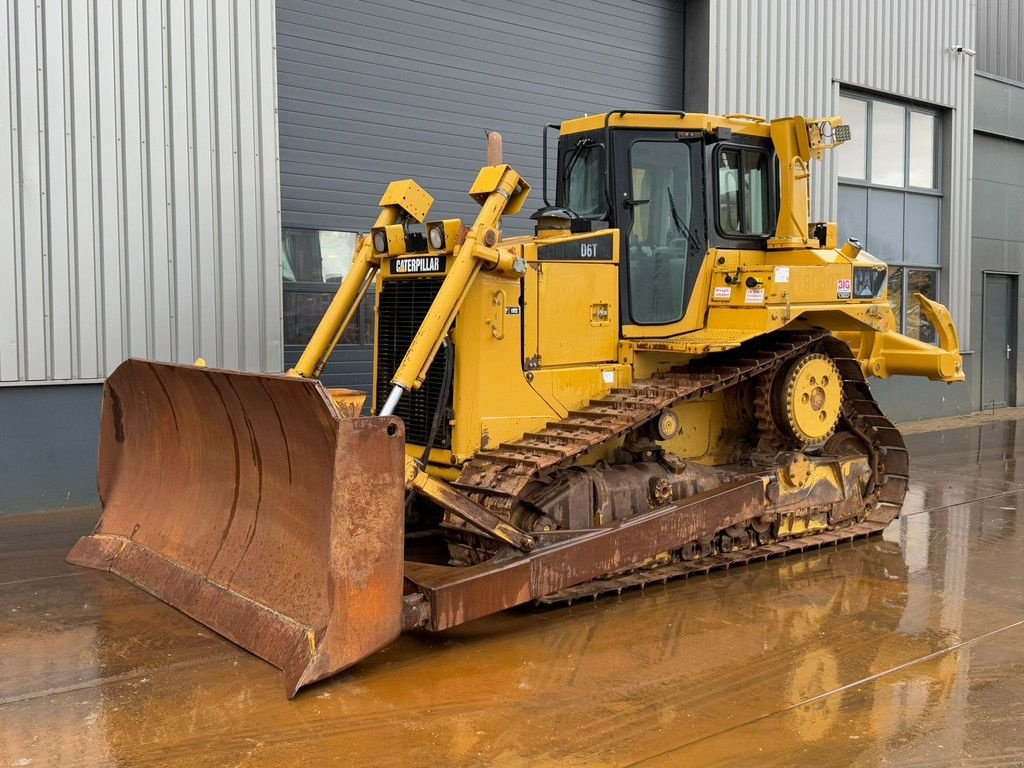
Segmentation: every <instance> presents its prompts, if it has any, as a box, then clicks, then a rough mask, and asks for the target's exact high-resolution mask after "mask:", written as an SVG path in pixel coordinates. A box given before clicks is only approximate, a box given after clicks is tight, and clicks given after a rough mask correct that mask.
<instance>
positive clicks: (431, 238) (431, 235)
mask: <svg viewBox="0 0 1024 768" xmlns="http://www.w3.org/2000/svg"><path fill="white" fill-rule="evenodd" d="M426 226H427V246H428V250H429V251H430V252H431V253H433V252H435V251H441V252H445V253H448V252H450V251H453V250H454V249H455V246H456V245H458V243H459V235H460V233H461V231H462V220H461V219H443V220H441V221H428V222H427V225H426Z"/></svg>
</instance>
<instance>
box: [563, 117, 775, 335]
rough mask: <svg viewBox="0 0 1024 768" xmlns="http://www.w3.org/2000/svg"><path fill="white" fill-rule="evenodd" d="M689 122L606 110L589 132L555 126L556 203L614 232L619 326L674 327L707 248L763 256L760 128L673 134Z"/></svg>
mask: <svg viewBox="0 0 1024 768" xmlns="http://www.w3.org/2000/svg"><path fill="white" fill-rule="evenodd" d="M627 116H630V117H632V118H633V119H632V120H629V119H627ZM697 117H700V118H701V119H700V122H703V116H689V117H688V118H687V117H685V116H683V115H682V114H681V113H672V114H671V115H655V114H652V113H643V114H635V115H634V114H633V113H625V112H613V113H609V114H607V115H604V116H601V118H602V121H603V125H598V126H597V127H596V128H594V129H590V130H582V131H578V132H572V131H571V127H573V125H574V124H578V123H581V122H584V121H582V120H581V121H571V123H568V124H566V125H563V126H562V134H561V136H560V138H559V141H558V163H557V173H556V179H555V190H556V192H555V203H556V205H558V206H561V207H563V208H566V209H569V210H570V211H571V212H573V213H574V214H575V215H576V216H579V217H580V218H581V219H584V220H586V221H588V222H589V225H590V228H591V229H592V230H598V229H606V228H615V229H618V230H619V231H620V238H621V239H620V255H621V256H620V257H621V260H622V263H623V265H624V268H623V269H622V271H621V280H620V298H621V306H622V308H623V312H622V318H621V322H622V324H623V325H638V326H664V325H672V324H675V323H678V322H679V321H680V320H682V319H683V316H684V314H685V313H686V309H687V306H688V305H689V300H690V296H691V294H692V292H693V288H694V284H695V283H696V281H697V277H698V275H699V273H700V269H701V265H702V263H703V261H704V258H705V256H706V255H707V253H708V248H709V247H715V248H729V249H750V250H764V249H765V248H766V247H767V240H768V238H769V237H771V236H772V234H773V232H774V230H775V221H776V217H777V215H778V174H777V170H776V169H777V164H776V162H775V159H774V153H773V148H772V142H771V139H770V137H769V136H768V131H767V124H764V123H756V122H753V121H752V122H751V128H752V129H753V132H752V133H751V134H744V133H738V132H736V131H733V130H731V129H724V130H723V129H720V128H719V129H716V130H712V131H706V130H704V129H701V128H696V129H695V128H685V129H680V126H681V125H682V124H683V121H684V120H685V122H686V123H689V124H691V125H693V124H695V123H696V121H695V120H694V118H697ZM614 118H617V119H614ZM585 120H588V121H590V122H594V118H588V119H585ZM631 123H632V124H631ZM640 123H648V124H651V125H655V126H658V127H646V125H645V126H644V127H642V128H638V127H634V125H635V124H640ZM659 123H660V124H661V125H660V126H659V125H658V124H659ZM567 128H569V129H570V130H567ZM758 134H761V135H758Z"/></svg>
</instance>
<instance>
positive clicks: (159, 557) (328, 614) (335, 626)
mask: <svg viewBox="0 0 1024 768" xmlns="http://www.w3.org/2000/svg"><path fill="white" fill-rule="evenodd" d="M211 405H213V406H214V407H213V408H211ZM243 435H244V436H247V437H248V438H249V442H250V450H244V451H243V450H241V449H240V446H239V443H238V441H239V438H240V437H241V436H243ZM98 485H99V490H100V498H101V500H102V502H103V507H104V512H103V517H102V518H101V519H100V522H99V524H98V525H97V527H96V530H95V531H94V532H93V534H92V535H90V536H86V537H84V538H82V539H81V540H79V542H78V544H76V545H75V547H74V549H73V550H72V551H71V553H70V555H69V556H68V560H69V562H72V563H75V564H78V565H86V566H90V567H93V568H99V569H101V570H109V571H111V572H113V573H115V574H118V575H120V576H122V577H123V578H125V579H127V580H129V581H131V582H132V583H134V584H137V585H138V586H140V587H142V588H143V589H145V590H147V591H148V592H150V593H152V594H154V595H156V596H157V597H159V598H160V599H162V600H164V601H166V602H168V603H169V604H171V605H173V606H174V607H176V608H178V609H180V610H182V611H183V612H185V613H187V614H188V615H190V616H192V617H193V618H195V619H198V620H199V621H201V622H202V623H204V624H206V625H207V626H209V627H210V628H211V629H214V630H215V631H217V632H219V633H220V634H222V635H224V636H225V637H227V638H228V639H230V640H232V641H234V642H236V643H238V644H239V645H241V646H243V647H245V648H247V649H248V650H250V651H252V652H253V653H255V654H256V655H258V656H260V657H261V658H264V659H266V660H267V661H269V662H271V663H272V664H274V665H276V666H278V667H280V668H281V669H283V670H284V672H285V686H286V688H287V691H288V694H289V695H294V693H295V691H297V690H298V688H300V687H301V686H303V685H306V684H307V683H310V682H313V681H314V680H318V679H321V678H323V677H327V676H329V675H331V674H334V673H335V672H337V671H339V670H341V669H344V668H345V667H347V666H349V665H351V664H353V663H355V662H356V661H358V660H359V659H361V658H363V657H365V656H366V655H368V654H370V653H372V652H373V651H375V650H377V649H378V648H380V647H382V646H383V645H385V644H387V643H388V642H390V641H391V640H392V639H394V638H395V637H397V635H398V634H399V632H400V630H401V614H402V570H403V566H402V555H403V533H404V526H403V508H404V488H405V486H404V433H403V429H402V423H401V421H400V420H398V419H394V418H365V419H364V418H347V419H342V418H339V415H338V412H337V410H336V408H335V407H334V405H333V404H332V400H331V398H330V396H329V395H328V394H327V392H326V390H324V388H323V387H322V385H320V383H319V382H316V381H308V380H302V379H294V378H286V377H283V376H262V375H256V374H247V373H240V372H233V371H221V370H216V369H209V368H196V367H194V366H182V365H166V364H157V363H151V362H147V361H142V360H129V361H127V362H126V363H124V364H123V365H122V366H120V367H119V368H118V369H117V370H116V371H115V372H114V374H113V375H111V377H110V379H109V380H108V382H107V384H106V386H105V388H104V401H103V411H102V416H101V428H100V455H99V466H98Z"/></svg>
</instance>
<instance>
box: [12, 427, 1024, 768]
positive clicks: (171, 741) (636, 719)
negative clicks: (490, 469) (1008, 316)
mask: <svg viewBox="0 0 1024 768" xmlns="http://www.w3.org/2000/svg"><path fill="white" fill-rule="evenodd" d="M1019 428H1020V427H1018V426H1017V425H1015V424H1009V425H1007V424H993V425H986V426H985V427H982V428H975V429H973V430H957V431H955V432H948V433H941V434H939V435H927V434H924V435H915V436H913V437H912V438H910V440H909V441H908V442H910V444H911V449H912V455H913V457H914V473H915V480H914V484H913V487H912V490H911V498H910V499H909V500H908V505H907V510H906V511H907V514H906V516H905V517H903V518H902V519H900V520H898V521H896V522H895V523H894V524H893V525H892V526H890V528H889V529H888V530H887V531H886V533H885V534H884V536H883V537H876V538H874V539H872V540H869V541H864V542H858V543H855V544H847V545H843V546H841V547H839V548H837V549H830V550H824V551H821V552H817V553H810V554H805V555H801V556H797V557H791V558H787V559H783V560H777V561H773V562H770V563H767V564H761V565H757V566H754V567H751V568H746V569H740V570H737V571H734V572H730V573H728V574H716V575H712V576H711V577H701V578H699V579H695V580H691V581H689V582H679V583H673V584H669V585H667V586H659V587H656V588H653V589H648V590H647V592H646V593H643V594H642V593H631V594H626V595H623V597H621V598H618V599H609V600H602V601H599V602H597V603H587V604H581V605H574V606H573V607H571V608H568V609H564V608H563V609H554V610H542V611H536V610H517V611H510V612H507V613H505V614H502V615H499V616H496V617H492V618H489V619H485V620H482V621H479V622H475V623H473V624H470V625H468V626H466V627H462V628H459V629H457V630H454V631H450V632H447V633H444V634H442V635H438V636H431V635H425V634H424V635H411V636H406V637H403V638H402V639H401V640H400V641H398V642H397V643H396V644H395V645H393V646H392V647H390V648H388V649H386V650H385V651H383V652H381V653H379V654H377V655H375V656H374V657H372V658H371V659H368V660H367V661H366V662H364V663H362V664H360V665H359V666H358V667H357V668H355V669H354V670H352V671H351V672H349V673H347V674H344V675H342V676H340V677H339V678H336V679H334V680H331V681H328V682H326V683H324V684H322V685H318V686H315V687H313V688H311V689H309V690H308V691H307V692H306V693H304V694H302V695H300V696H299V697H298V698H297V699H296V700H295V701H292V702H287V701H286V700H285V699H284V697H283V693H282V686H281V681H280V678H279V673H278V672H277V671H276V670H274V669H273V668H271V667H269V666H268V665H266V664H264V663H263V662H261V661H259V660H258V659H255V658H254V657H252V656H250V655H248V654H246V653H245V652H243V651H240V650H238V649H236V648H235V647H234V646H231V645H230V644H228V643H226V642H225V641H223V640H221V639H220V638H218V637H216V636H215V635H212V634H211V633H209V632H208V631H206V630H205V629H203V628H202V627H200V626H198V625H196V624H195V623H193V622H191V621H190V620H188V619H186V618H184V617H183V616H181V615H180V614H178V613H176V612H175V611H173V610H171V609H169V608H167V607H166V606H163V605H162V604H160V603H159V602H157V601H155V600H153V599H152V598H150V597H149V596H147V595H145V594H144V593H141V592H140V591H139V590H136V589H134V588H132V587H130V586H128V585H126V584H123V583H121V582H120V581H118V580H116V579H114V578H112V577H106V576H103V575H100V574H95V573H85V572H79V573H78V575H74V576H61V577H60V578H52V579H47V578H41V579H40V578H38V577H37V575H34V576H32V577H31V578H30V579H29V578H28V577H26V578H25V579H20V578H19V577H18V576H17V574H16V573H15V572H14V571H13V570H11V569H8V564H9V563H11V562H12V560H11V559H9V558H8V553H11V552H14V551H16V550H17V547H16V542H15V539H16V538H17V536H16V535H14V534H11V533H10V531H5V529H4V526H3V522H2V521H0V723H2V725H0V765H9V764H18V761H21V760H31V761H32V762H31V763H22V764H26V765H62V766H63V765H103V764H109V765H152V764H161V763H163V764H180V765H189V764H196V762H197V760H198V759H199V758H198V756H200V755H201V762H202V763H204V764H222V763H229V764H243V765H298V764H338V765H350V764H374V765H438V764H450V765H478V764H500V765H524V766H525V765H531V766H532V765H563V764H571V765H593V766H599V765H600V766H604V765H628V764H631V763H636V762H641V763H643V762H649V763H650V764H658V765H677V764H681V763H687V764H732V763H735V762H740V761H748V762H749V761H753V762H751V763H750V764H776V765H791V764H793V763H795V762H801V761H808V762H810V761H813V762H815V763H816V764H822V765H826V764H844V765H846V764H863V765H876V764H878V763H879V762H881V761H884V760H888V761H892V762H895V763H906V762H914V763H922V764H927V763H929V762H932V763H935V764H948V763H950V762H968V761H969V760H970V759H972V756H975V755H982V756H984V757H985V759H986V760H993V759H996V758H998V759H1001V760H1004V761H1008V758H1007V755H1010V756H1012V755H1013V754H1014V752H1013V750H1014V749H1020V747H1019V746H1018V745H1019V744H1020V742H1021V739H1022V737H1021V736H1020V733H1021V730H1022V729H1024V721H1022V720H1024V712H1022V705H1021V703H1020V702H1021V700H1022V699H1024V683H1022V679H1024V678H1022V674H1021V672H1022V670H1024V650H1022V648H1024V625H1019V626H1014V625H1015V624H1017V623H1018V622H1021V621H1022V620H1024V558H1021V556H1020V553H1021V551H1022V545H1024V536H1022V534H1021V533H1020V531H1019V530H1018V527H1017V526H1016V519H1017V508H1018V506H1019V505H1020V504H1021V503H1024V479H1022V480H1021V481H1018V478H1017V475H1016V472H1017V470H1016V461H1015V457H1014V450H1015V443H1016V437H1017V430H1018V429H1019ZM961 433H962V434H961ZM1000 494H1001V495H1000ZM971 499H984V500H982V501H974V502H971V501H970V500H971ZM87 527H88V526H87V525H84V528H87ZM18 535H21V536H25V535H26V534H25V532H24V531H22V532H21V533H20V534H18ZM33 541H34V542H35V545H36V546H38V548H39V551H46V550H48V549H53V546H51V545H52V543H53V542H52V541H51V542H48V541H46V539H45V536H42V538H39V539H33ZM5 558H7V559H5ZM21 559H22V560H24V557H23V555H22V556H21ZM18 567H19V568H23V567H24V565H22V566H18ZM54 567H55V568H56V567H57V566H54ZM5 571H6V574H5ZM25 572H26V573H27V572H28V571H25ZM62 572H63V571H62ZM32 573H33V574H36V573H37V569H36V570H32ZM5 575H6V576H7V578H4V576H5ZM4 582H6V583H4ZM979 638H980V639H979ZM950 649H952V650H950ZM996 714H998V716H999V717H1001V718H1002V723H1003V725H1002V727H1001V728H998V729H996V728H987V727H986V726H987V724H986V723H985V722H984V720H985V718H986V717H992V716H995V715H996ZM1011 726H1012V727H1011ZM1014 734H1016V735H1014ZM1015 739H1016V742H1015V741H1014V740H1015Z"/></svg>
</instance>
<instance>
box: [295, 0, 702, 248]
mask: <svg viewBox="0 0 1024 768" xmlns="http://www.w3.org/2000/svg"><path fill="white" fill-rule="evenodd" d="M277 40H278V79H279V85H278V88H279V90H278V93H279V98H280V110H281V111H280V126H281V128H280V130H281V195H282V200H281V202H282V209H283V220H284V224H285V226H293V227H310V228H315V229H340V230H348V231H365V230H366V229H367V228H368V227H369V226H370V224H372V222H373V219H374V218H376V215H377V201H378V200H379V199H380V195H381V192H382V191H383V190H384V188H385V186H386V185H387V183H388V182H389V181H391V180H392V179H401V178H408V177H410V176H412V177H413V178H415V179H416V180H417V181H418V182H420V183H421V184H422V185H423V186H424V187H425V188H426V189H427V191H428V192H430V193H431V194H433V195H434V196H435V198H437V202H436V203H435V206H434V211H433V213H432V215H435V216H437V217H439V218H441V217H450V216H461V217H463V219H464V220H471V219H472V217H474V216H475V215H476V211H477V210H478V206H477V205H476V204H475V203H473V202H472V201H470V200H469V198H468V197H467V195H466V192H467V190H468V189H469V187H470V185H471V184H472V182H473V179H474V178H475V176H476V172H477V171H478V170H479V168H480V166H481V165H482V164H483V163H484V161H485V142H484V128H491V129H498V130H501V132H502V133H503V135H504V138H505V156H506V159H507V161H508V162H509V163H511V164H512V165H513V166H514V167H515V168H516V170H518V171H519V172H520V173H522V174H523V175H524V176H525V177H526V178H527V180H528V181H529V182H530V183H531V184H533V185H534V188H535V192H534V194H533V195H531V200H530V202H529V203H528V204H527V210H526V211H525V215H526V216H528V215H529V214H530V213H531V212H532V211H534V210H536V209H537V208H539V207H540V206H541V205H542V203H541V197H542V196H541V193H540V178H541V173H540V171H541V129H542V127H543V125H544V124H545V123H550V122H559V121H561V120H563V119H566V118H569V117H575V116H577V115H582V114H585V113H588V112H590V113H594V112H603V111H606V110H607V109H609V108H611V107H637V108H652V109H679V108H680V107H681V104H682V91H683V87H682V75H683V72H682V53H683V29H682V3H679V2H677V1H676V0H627V1H626V2H614V1H613V0H569V1H567V2H559V3H552V2H549V1H548V0H521V1H520V2H517V3H507V2H503V1H502V0H440V1H439V2H431V3H422V2H416V0H395V1H394V2H389V3H387V4H386V5H381V4H379V3H376V2H372V1H371V0H318V1H317V2H313V1H312V0H278V38H277ZM506 226H507V228H508V229H509V231H523V229H524V228H525V227H527V226H529V222H528V221H527V220H526V219H525V218H524V217H519V219H518V221H516V220H514V219H510V220H509V221H508V223H507V225H506Z"/></svg>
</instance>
